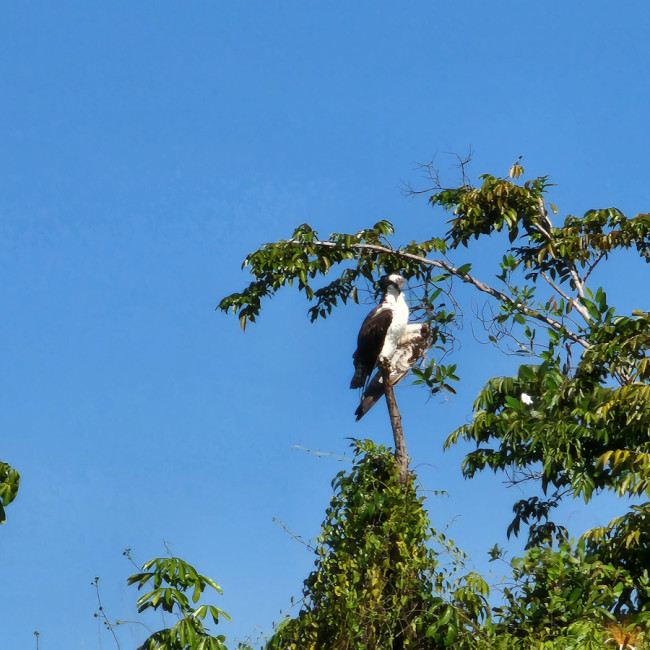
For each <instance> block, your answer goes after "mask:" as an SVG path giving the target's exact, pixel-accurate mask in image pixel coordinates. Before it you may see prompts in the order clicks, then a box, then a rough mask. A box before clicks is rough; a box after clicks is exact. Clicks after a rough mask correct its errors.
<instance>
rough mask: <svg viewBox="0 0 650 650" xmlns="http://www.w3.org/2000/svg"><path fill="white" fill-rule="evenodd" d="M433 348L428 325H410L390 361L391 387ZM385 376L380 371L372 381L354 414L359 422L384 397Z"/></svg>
mask: <svg viewBox="0 0 650 650" xmlns="http://www.w3.org/2000/svg"><path fill="white" fill-rule="evenodd" d="M430 347H431V328H430V327H429V325H428V323H408V324H407V326H406V330H405V332H404V334H403V335H402V338H401V339H400V340H399V343H398V344H397V349H396V350H395V352H394V353H393V356H392V357H391V359H390V366H389V368H390V376H389V379H388V381H389V382H390V385H391V386H394V385H395V384H397V383H399V382H400V381H402V379H404V377H406V375H407V373H408V371H409V370H410V369H411V368H412V367H413V366H414V365H415V364H416V363H417V362H418V361H419V360H420V359H421V358H422V357H423V356H424V355H425V354H426V352H427V350H428V349H429V348H430ZM383 395H384V374H383V372H382V371H381V369H380V370H378V371H377V372H376V373H375V374H374V376H373V378H372V379H371V380H370V382H369V383H368V385H367V386H366V388H365V390H364V391H363V395H362V396H361V402H360V403H359V407H358V408H357V410H356V411H355V412H354V414H355V415H356V416H357V422H358V421H359V420H360V419H361V418H362V417H363V416H364V415H365V414H366V413H367V412H368V411H369V410H370V409H371V408H372V407H373V406H374V405H375V404H376V403H377V402H378V401H379V400H380V399H381V398H382V397H383Z"/></svg>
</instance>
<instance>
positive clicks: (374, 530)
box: [267, 440, 489, 650]
mask: <svg viewBox="0 0 650 650" xmlns="http://www.w3.org/2000/svg"><path fill="white" fill-rule="evenodd" d="M354 454H355V463H354V467H353V469H352V471H350V472H341V473H339V474H338V475H337V476H336V478H335V479H334V481H333V487H334V489H335V494H334V496H333V497H332V501H331V503H330V507H329V508H328V510H327V513H326V519H325V522H324V523H323V527H322V531H321V535H320V537H319V538H318V540H317V542H318V546H317V549H316V556H317V557H316V568H315V570H314V571H313V572H312V573H311V574H310V575H309V577H308V578H307V579H306V581H305V586H304V600H303V606H302V609H301V611H300V613H299V614H298V615H297V616H296V617H295V618H287V619H285V620H284V621H283V622H281V623H280V624H279V626H278V627H277V628H276V630H275V633H274V635H273V636H272V637H271V639H270V640H269V643H268V645H267V648H268V649H269V650H275V649H277V650H279V649H281V648H282V649H283V650H303V649H317V648H318V649H321V648H322V649H325V648H327V649H335V648H336V649H338V648H341V649H342V648H348V649H350V650H352V649H358V650H361V649H362V648H363V649H365V648H391V649H392V648H394V649H397V648H400V649H402V648H404V649H406V648H410V649H421V648H422V649H424V648H441V647H452V646H453V647H457V648H470V647H475V646H474V642H475V640H476V636H477V635H479V636H480V635H481V629H480V622H481V621H482V620H484V619H485V618H486V616H488V613H489V608H488V605H487V597H488V594H489V587H488V585H487V584H486V582H485V581H484V580H483V578H481V577H480V576H479V575H477V574H476V573H474V572H472V571H464V570H463V569H464V566H463V562H464V560H465V556H464V554H462V553H461V552H460V551H459V550H458V549H457V548H456V547H455V546H454V544H453V542H452V541H451V540H448V539H447V538H446V537H445V535H444V534H441V533H437V532H436V531H434V530H433V529H432V528H431V527H430V523H429V520H428V517H427V515H426V512H425V510H424V508H423V498H422V497H421V496H419V495H418V494H417V491H416V489H415V487H414V483H413V477H412V476H411V477H410V479H409V481H408V483H407V485H406V486H404V485H403V483H402V482H401V481H400V478H399V470H398V468H397V467H396V465H395V463H394V459H393V457H392V455H391V453H390V451H389V450H387V449H386V448H384V447H383V446H376V445H374V444H373V443H372V442H370V441H368V440H366V441H357V442H355V443H354ZM441 560H444V561H441Z"/></svg>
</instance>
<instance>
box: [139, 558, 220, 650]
mask: <svg viewBox="0 0 650 650" xmlns="http://www.w3.org/2000/svg"><path fill="white" fill-rule="evenodd" d="M127 584H129V585H133V584H135V585H137V588H138V590H140V589H142V588H143V587H144V586H145V585H148V586H151V587H153V589H150V591H147V592H146V593H144V594H143V595H142V596H140V598H139V599H138V602H137V607H138V612H143V611H145V610H147V609H149V608H151V609H153V610H157V609H161V610H162V611H165V612H169V613H174V614H176V615H177V617H178V620H177V622H176V623H175V624H174V625H173V626H172V627H170V628H165V629H163V630H159V631H157V632H154V633H153V634H152V635H151V636H150V637H149V638H147V640H146V641H145V642H144V643H143V644H142V645H141V646H140V647H139V648H138V650H227V648H226V645H225V640H226V637H225V636H224V635H218V636H213V635H212V634H210V632H209V628H206V627H205V625H204V621H205V619H206V618H208V616H209V618H211V619H212V621H213V623H214V624H215V625H216V624H217V623H219V620H220V619H221V618H224V619H226V620H227V621H230V617H229V616H228V614H226V612H224V611H223V610H222V609H219V608H218V607H215V606H214V605H205V604H202V605H197V603H198V602H199V600H200V598H201V596H202V594H203V592H204V591H205V589H206V588H207V587H211V588H212V589H214V590H215V591H216V592H217V593H219V594H220V593H222V591H221V587H219V585H218V584H217V583H216V582H215V581H214V580H212V579H211V578H208V577H206V576H204V575H201V574H199V573H198V572H197V571H196V569H195V568H194V567H193V566H192V565H190V564H188V563H187V562H185V561H183V560H181V559H180V558H177V557H166V558H165V557H163V558H154V559H153V560H150V561H149V562H146V563H145V564H144V565H143V567H142V571H141V572H140V573H135V574H133V575H132V576H130V577H129V578H128V581H127ZM188 592H191V596H188ZM190 601H191V602H190Z"/></svg>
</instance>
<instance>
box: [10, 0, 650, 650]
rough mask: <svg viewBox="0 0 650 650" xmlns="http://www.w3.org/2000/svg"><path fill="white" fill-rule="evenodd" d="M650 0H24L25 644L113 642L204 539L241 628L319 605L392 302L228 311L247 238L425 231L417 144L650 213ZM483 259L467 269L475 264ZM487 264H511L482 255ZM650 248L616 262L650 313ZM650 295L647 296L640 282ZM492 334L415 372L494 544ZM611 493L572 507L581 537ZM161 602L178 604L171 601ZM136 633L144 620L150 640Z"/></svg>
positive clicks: (15, 357)
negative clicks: (478, 407) (481, 436)
mask: <svg viewBox="0 0 650 650" xmlns="http://www.w3.org/2000/svg"><path fill="white" fill-rule="evenodd" d="M649 29H650V8H648V5H647V3H646V2H640V1H630V2H625V3H618V4H617V5H616V6H614V5H613V4H612V3H609V2H566V3H559V2H556V3H541V4H540V3H522V2H519V3H515V2H497V3H486V2H479V1H473V2H462V1H461V2H455V3H448V2H434V1H433V0H429V1H424V0H422V1H418V2H402V3H396V2H380V1H377V0H373V1H372V2H370V1H358V2H354V3H350V2H327V3H325V2H320V3H319V2H304V0H303V1H297V0H296V1H290V2H288V1H283V2H273V3H271V2H263V1H261V0H258V1H254V2H253V1H250V2H219V1H217V0H211V1H207V0H204V1H191V2H169V1H167V0H159V1H157V2H123V1H115V2H92V3H91V2H82V1H81V0H78V1H76V2H72V1H62V2H45V1H43V0H31V1H29V2H21V3H5V5H4V7H3V9H2V19H1V21H0V93H1V97H2V101H0V123H1V124H2V128H1V129H0V265H1V271H2V281H1V282H0V310H1V318H0V356H1V359H2V362H1V363H2V365H1V367H2V372H1V374H0V426H1V431H2V435H1V438H0V439H1V446H0V458H1V459H2V460H4V461H7V462H9V463H11V464H12V465H14V466H15V467H16V468H18V469H19V470H20V472H21V474H22V487H21V491H20V493H19V496H18V499H17V500H16V501H15V502H14V504H12V506H11V507H10V508H9V509H8V511H7V512H8V521H7V524H6V525H5V526H3V527H2V528H1V529H0V558H1V560H2V564H1V576H2V580H1V583H2V589H0V612H2V613H1V614H0V646H1V647H2V648H3V649H4V648H7V649H8V650H11V649H13V648H16V649H18V648H20V649H21V650H22V649H25V648H30V647H35V642H34V641H35V640H34V636H33V631H34V630H39V631H40V634H41V636H40V648H41V650H54V649H55V648H66V649H72V648H74V649H77V648H79V649H81V648H99V647H103V648H111V647H114V644H113V642H112V639H111V638H110V637H109V636H108V635H107V634H106V633H105V632H104V631H101V630H100V629H99V625H98V621H97V619H95V618H93V612H94V611H95V610H96V601H95V597H94V592H93V589H92V588H91V586H90V583H91V581H92V579H93V577H94V576H100V577H101V583H102V596H103V600H104V604H105V606H106V610H107V612H108V614H109V615H110V616H111V617H112V618H113V619H115V618H119V619H132V618H134V617H135V616H136V614H135V607H134V603H135V600H136V593H135V591H134V590H133V589H132V588H129V589H127V588H126V586H125V580H126V577H127V576H128V575H129V574H130V573H131V569H132V567H131V566H130V565H129V564H128V563H127V562H126V561H125V560H124V559H123V558H122V555H121V553H122V550H123V549H124V548H126V547H130V548H131V549H133V553H134V556H135V558H136V559H137V560H138V561H140V562H142V561H144V560H146V559H148V558H150V557H154V556H156V555H161V554H164V548H163V540H168V542H170V543H171V544H172V545H173V546H172V548H173V550H174V552H175V553H176V554H178V555H179V556H181V557H184V558H186V559H187V560H188V561H190V562H192V563H194V564H195V565H196V566H197V567H198V568H199V569H200V570H201V571H202V572H204V573H206V574H208V575H210V576H212V577H214V578H215V579H216V580H217V581H218V582H220V583H221V585H222V586H223V588H224V591H225V595H224V596H223V597H222V598H220V599H219V601H218V603H217V604H218V605H219V606H221V607H222V608H223V609H225V610H226V611H228V612H229V613H230V614H231V615H232V616H233V619H234V622H233V623H232V624H230V625H228V624H224V629H223V632H224V633H225V634H227V636H228V637H229V638H230V639H234V638H244V637H246V636H247V635H248V634H249V633H252V634H253V636H255V635H257V634H259V633H261V632H268V631H269V630H270V627H271V622H272V621H273V620H277V618H278V616H279V613H280V611H281V610H284V609H286V607H287V606H288V605H289V598H290V597H291V596H294V597H298V596H299V594H300V590H301V584H302V580H303V579H304V578H305V577H306V575H307V574H308V572H309V570H310V569H311V567H312V561H313V558H312V556H311V555H310V554H309V552H308V551H307V550H306V549H305V548H304V547H302V546H301V545H300V544H298V543H297V542H295V541H293V540H292V539H291V538H290V537H289V536H288V535H287V534H286V533H284V532H283V531H282V529H281V528H280V527H279V526H278V525H277V524H276V523H274V522H273V518H274V517H276V518H279V519H281V520H282V521H283V522H284V523H285V524H286V525H287V526H288V527H289V528H290V529H291V530H292V531H293V532H294V533H295V534H297V535H301V536H303V537H305V538H306V539H309V538H313V537H314V536H316V535H317V534H318V530H319V525H320V522H321V521H322V518H323V514H324V510H325V508H326V506H327V504H328V500H329V497H330V494H331V488H330V480H331V478H332V477H333V476H334V474H335V473H336V472H338V471H339V470H340V468H341V464H340V463H339V462H337V461H336V460H334V459H332V458H329V457H323V458H319V457H316V456H313V455H310V454H307V453H305V452H302V451H299V450H296V449H293V446H294V445H302V446H304V447H307V448H310V449H319V450H323V451H331V452H333V453H336V454H343V453H345V452H346V450H347V446H348V444H349V441H348V440H347V438H348V437H350V436H354V437H360V438H365V437H372V438H373V439H375V440H377V441H378V442H383V443H387V444H388V443H390V442H391V436H390V430H389V426H388V422H387V418H386V416H385V412H384V408H383V406H380V407H378V408H376V409H375V410H374V411H373V412H372V413H371V414H369V416H367V418H366V419H364V420H363V421H362V422H361V423H360V424H355V423H354V419H353V415H352V413H353V411H354V409H355V407H356V403H355V402H356V397H357V396H356V393H355V392H354V391H350V390H349V389H348V383H349V379H350V373H351V359H350V355H351V353H352V350H353V348H354V342H355V337H356V331H357V328H358V326H359V323H360V322H361V319H362V318H363V316H364V315H365V312H366V311H367V307H363V306H354V305H353V306H350V307H349V308H346V309H345V310H342V311H339V312H337V313H336V314H335V316H334V317H333V318H332V319H331V320H328V321H326V322H319V323H317V324H316V325H310V324H309V323H308V320H307V318H306V305H305V304H304V303H303V302H302V299H301V298H299V297H298V296H296V295H293V294H289V293H287V294H286V295H282V296H278V297H277V299H275V300H273V301H272V302H271V303H269V305H268V307H267V309H266V310H265V313H264V315H263V317H262V318H261V320H260V321H259V324H258V325H256V326H254V327H251V328H250V329H249V330H248V331H247V332H246V334H242V333H241V331H240V330H239V326H238V323H237V321H236V319H233V318H231V317H226V316H224V315H223V314H221V313H216V312H215V311H214V308H215V306H216V304H217V303H218V301H219V299H220V298H221V297H223V295H225V294H226V293H230V292H232V291H236V290H239V289H240V288H241V287H242V286H243V285H244V283H245V282H246V281H247V277H246V275H245V274H244V273H243V272H242V271H241V270H240V263H241V261H242V259H243V258H244V256H245V255H246V254H247V253H248V252H250V251H251V250H254V249H255V248H257V247H258V246H259V245H260V244H262V243H264V242H266V241H271V240H274V239H277V238H279V237H286V236H288V235H289V234H290V233H291V231H292V229H293V227H294V226H296V225H297V224H299V223H301V222H303V221H308V222H309V223H310V224H311V225H313V226H314V227H316V228H317V229H318V230H319V231H320V232H321V233H322V234H325V235H327V234H329V233H330V232H332V231H345V230H350V231H355V230H357V229H359V228H361V227H364V226H367V225H369V224H372V223H374V222H375V221H377V220H378V219H383V218H386V219H390V220H391V221H393V222H394V223H395V224H396V227H397V229H398V232H397V237H396V240H395V242H396V243H398V244H399V243H401V242H405V241H408V240H410V239H412V238H414V237H418V236H420V235H426V233H428V232H430V228H432V227H433V226H434V225H435V224H437V223H438V222H436V221H435V220H436V219H438V220H439V219H440V215H437V216H436V214H435V213H433V212H431V211H430V209H429V208H428V207H427V205H426V200H425V198H419V199H418V198H416V199H410V200H409V199H405V198H404V197H403V196H402V195H401V193H400V185H401V184H402V183H403V182H412V183H414V184H417V183H418V182H419V176H418V172H417V171H416V170H415V163H416V162H418V161H419V162H423V161H428V160H430V159H431V158H432V156H434V155H437V160H438V162H439V164H440V166H441V167H442V168H443V169H444V168H445V167H446V166H448V164H449V159H448V158H446V157H445V153H444V152H459V153H465V152H466V151H467V150H468V148H469V147H471V148H472V149H473V151H474V163H473V165H472V168H471V172H472V173H473V174H474V175H478V174H479V173H482V172H492V173H495V174H505V173H506V172H507V169H508V167H509V166H510V165H511V164H512V163H513V162H514V160H515V159H516V158H517V157H518V156H519V155H523V156H524V159H523V162H524V165H525V167H526V169H527V172H530V173H532V174H550V175H551V177H552V180H553V181H554V182H555V183H557V187H556V188H554V189H553V192H552V199H551V200H553V201H554V202H555V203H557V204H558V206H559V208H560V211H561V213H562V214H566V213H567V212H573V213H578V214H582V212H584V211H585V210H586V209H588V208H591V207H606V206H610V205H615V206H617V207H619V208H621V209H623V210H624V211H626V212H627V213H629V214H630V215H632V214H635V213H637V212H642V211H648V210H649V209H650V192H649V190H648V187H649V186H648V175H649V169H648V161H647V152H648V150H650V119H649V118H648V106H649V105H650V84H649V83H648V78H647V77H648V70H650V47H649V46H648V36H647V35H648V31H649ZM459 261H467V260H466V259H463V260H459ZM471 261H474V262H475V264H477V265H478V266H479V267H480V266H481V264H483V263H484V262H485V260H481V259H474V260H471ZM647 273H648V272H647V268H646V267H645V266H642V265H639V264H636V265H634V264H632V265H628V264H627V263H626V262H625V260H624V258H621V259H620V262H619V264H617V266H616V268H615V271H614V272H612V274H611V275H610V276H609V277H608V278H606V279H607V280H608V282H609V283H610V285H611V286H610V290H612V291H613V290H616V292H617V297H616V299H614V300H612V302H614V303H615V304H617V305H619V306H620V307H622V308H628V309H629V308H632V307H645V308H647V302H643V299H645V298H646V297H647V285H648V274H647ZM639 301H641V302H639ZM466 334H467V335H468V336H467V339H468V340H467V342H466V344H465V345H464V347H463V348H462V349H461V350H460V351H459V353H458V356H457V359H456V361H457V363H458V364H459V372H460V374H461V376H462V377H463V378H464V379H465V380H466V383H465V384H464V387H463V388H462V389H461V390H460V391H459V394H458V396H457V397H455V398H450V399H448V400H446V401H444V400H439V399H438V400H436V399H434V400H430V401H428V402H427V400H426V395H425V394H424V393H423V392H421V391H420V390H419V389H417V388H410V389H408V388H404V389H400V391H399V393H398V399H399V400H400V404H401V406H402V409H403V411H404V423H405V427H406V432H407V442H408V445H409V452H410V454H411V456H412V457H413V465H414V466H415V467H417V468H418V471H419V473H420V478H421V480H422V483H423V486H424V487H425V488H426V489H428V490H447V491H448V492H449V493H450V496H449V497H448V498H446V499H433V498H432V499H431V500H430V501H429V503H428V505H429V509H430V512H431V515H432V519H433V522H434V524H435V525H436V526H438V527H444V526H446V525H447V524H448V523H449V522H450V521H452V520H453V519H454V518H455V517H456V516H459V517H458V518H457V519H456V521H455V523H454V524H453V526H452V528H451V529H450V530H451V535H452V536H453V537H455V538H456V541H457V542H458V543H459V545H460V546H461V547H463V548H465V549H466V550H468V551H469V552H470V553H471V554H472V555H474V556H475V558H476V560H475V561H476V565H477V567H478V568H480V569H485V568H486V567H488V568H490V569H492V567H493V565H487V564H486V562H485V560H486V558H487V556H486V551H487V549H488V548H489V547H490V546H492V544H493V543H494V542H497V541H499V542H503V541H504V539H505V528H506V526H507V523H508V522H509V520H510V507H511V503H512V501H513V500H514V498H516V495H515V494H513V490H507V489H506V488H505V487H504V486H503V485H502V484H501V478H500V477H494V476H491V475H489V476H488V475H486V476H482V477H480V478H479V479H476V480H474V481H471V482H466V481H463V480H462V478H461V475H460V460H461V458H462V450H454V451H452V452H449V453H446V454H443V453H442V449H441V448H442V443H443V441H444V439H445V437H446V435H447V434H448V433H449V432H450V431H451V430H453V429H454V428H455V427H456V426H458V425H459V424H462V423H463V422H465V421H466V419H467V417H468V416H469V413H470V405H471V402H472V400H473V397H474V396H475V394H476V391H477V390H478V388H479V387H480V386H481V385H482V384H483V383H484V381H485V380H486V379H487V378H488V377H490V376H491V375H494V374H498V373H509V372H511V371H512V368H513V367H514V361H513V360H512V359H507V358H506V359H501V358H500V357H499V356H498V355H497V354H495V353H493V352H492V351H491V350H490V349H489V348H486V347H478V346H476V345H474V344H472V342H471V333H470V332H469V329H468V331H467V332H466ZM616 512H617V509H616V504H615V503H614V502H613V501H612V500H611V499H609V500H608V499H604V500H603V501H602V503H601V505H599V507H598V508H596V509H592V510H590V511H589V512H587V513H585V512H583V507H582V505H581V504H580V503H574V504H569V505H568V506H567V507H566V508H565V510H564V513H565V516H566V517H567V520H568V521H569V524H570V525H575V528H576V530H577V531H578V532H579V531H581V530H583V529H584V528H585V527H587V526H590V525H593V524H595V523H599V522H600V523H603V522H604V521H607V520H608V519H609V517H610V515H613V514H616ZM157 622H158V621H157ZM120 633H121V640H122V644H123V645H122V647H123V648H130V647H135V644H136V643H137V642H139V641H141V640H142V638H143V636H142V635H143V630H142V629H141V628H139V627H137V626H130V627H127V626H125V627H124V628H123V629H121V630H120Z"/></svg>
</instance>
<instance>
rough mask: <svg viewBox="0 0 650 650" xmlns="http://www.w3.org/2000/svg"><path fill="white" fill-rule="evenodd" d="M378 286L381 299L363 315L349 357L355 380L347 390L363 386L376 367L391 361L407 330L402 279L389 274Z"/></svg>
mask: <svg viewBox="0 0 650 650" xmlns="http://www.w3.org/2000/svg"><path fill="white" fill-rule="evenodd" d="M381 283H382V285H383V293H382V295H381V300H380V301H379V304H378V305H377V306H376V307H375V308H374V309H373V310H372V311H371V312H370V313H369V314H368V316H366V319H365V320H364V321H363V324H362V325H361V329H360V330H359V336H358V338H357V349H356V351H355V353H354V354H353V355H352V358H353V360H354V377H352V381H351V382H350V388H363V387H365V386H366V384H367V382H368V379H369V378H370V375H371V373H372V371H373V370H374V369H375V367H376V366H377V365H378V364H381V363H387V362H389V361H390V359H391V358H392V356H393V355H394V354H395V351H396V350H397V346H398V343H399V341H400V339H401V338H402V336H403V335H404V332H405V331H406V326H407V324H408V319H409V308H408V305H407V304H406V301H405V300H404V295H403V294H402V288H403V287H404V284H405V281H404V278H403V277H402V276H401V275H397V274H392V275H388V276H385V277H383V278H382V279H381Z"/></svg>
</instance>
